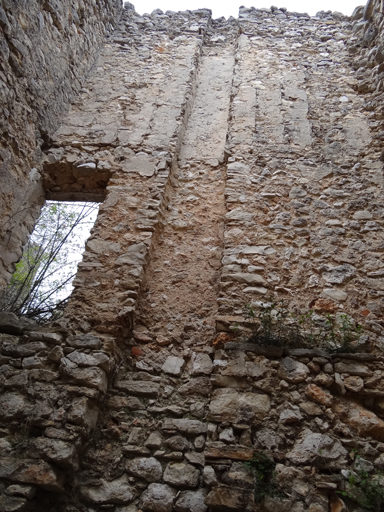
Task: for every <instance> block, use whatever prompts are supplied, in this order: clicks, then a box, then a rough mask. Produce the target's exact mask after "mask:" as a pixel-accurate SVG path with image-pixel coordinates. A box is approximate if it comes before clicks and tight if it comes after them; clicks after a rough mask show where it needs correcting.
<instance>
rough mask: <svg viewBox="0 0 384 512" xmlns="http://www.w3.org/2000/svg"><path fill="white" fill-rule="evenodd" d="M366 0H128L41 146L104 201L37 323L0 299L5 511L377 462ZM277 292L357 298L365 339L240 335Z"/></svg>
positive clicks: (325, 472) (127, 502) (376, 208)
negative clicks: (269, 340) (190, 1)
mask: <svg viewBox="0 0 384 512" xmlns="http://www.w3.org/2000/svg"><path fill="white" fill-rule="evenodd" d="M374 5H375V4H374V3H371V2H370V3H368V6H367V8H366V9H365V14H364V9H363V8H358V9H357V10H356V11H355V13H354V15H353V17H352V19H349V18H347V17H344V16H342V15H340V14H337V13H333V14H332V13H330V12H328V13H319V14H318V15H317V16H316V17H313V18H311V17H309V16H308V15H305V14H300V13H289V12H287V11H286V10H284V9H276V8H271V9H261V10H256V9H254V8H250V9H246V8H241V9H240V15H239V18H238V19H237V20H234V19H233V18H231V19H229V20H224V19H219V20H212V18H211V13H210V11H209V10H206V9H201V10H198V11H193V12H189V11H188V12H179V13H174V12H171V11H167V12H166V13H163V12H162V11H160V10H156V11H154V12H153V13H152V14H151V15H144V16H139V15H138V14H137V13H135V11H134V9H133V8H132V6H131V5H130V4H128V5H127V6H126V9H125V10H124V13H123V16H122V17H121V19H120V20H119V22H118V23H117V27H116V30H115V31H114V33H113V35H112V36H111V37H110V38H109V39H108V41H107V43H106V44H105V45H104V47H103V49H102V51H101V53H100V55H99V57H98V59H97V62H96V64H95V66H94V67H93V68H92V70H91V72H90V74H89V76H88V79H87V81H86V82H85V83H84V84H83V88H82V89H81V91H80V94H79V95H78V96H77V98H76V99H75V100H74V101H73V102H72V107H71V110H70V112H69V114H68V115H67V116H66V117H65V118H64V119H63V122H62V123H61V126H60V127H59V129H58V130H57V131H56V132H55V133H54V134H53V135H52V137H51V139H50V141H49V142H48V143H47V144H46V145H45V146H44V147H43V151H44V154H43V155H42V159H41V162H42V174H43V184H44V188H45V190H46V191H47V194H48V195H49V197H56V198H59V199H60V198H63V199H65V198H70V199H75V200H76V199H79V198H84V197H91V196H92V197H94V198H98V199H104V197H105V200H104V202H103V204H102V205H101V208H100V214H99V216H98V219H97V222H96V224H95V227H94V229H93V231H92V235H91V237H90V239H89V240H88V242H87V246H86V251H85V253H84V258H83V261H82V263H81V264H80V265H79V270H78V274H77V277H76V280H75V283H74V285H75V291H74V292H73V295H72V297H71V300H70V303H69V305H68V308H67V310H66V312H65V315H64V317H63V318H61V319H60V320H59V321H58V322H56V323H54V324H52V325H50V326H46V327H45V328H39V327H38V326H32V327H31V326H30V325H25V324H24V323H23V322H22V321H21V320H18V319H16V318H15V317H13V316H12V315H9V314H3V315H2V316H1V318H0V328H1V331H2V332H3V334H2V335H1V348H0V354H1V355H0V365H1V366H0V379H1V381H0V382H1V385H2V386H3V388H4V389H3V394H2V395H1V396H0V422H1V425H0V427H1V430H0V436H1V437H0V443H1V444H0V448H1V450H2V454H3V460H4V462H3V464H2V466H1V467H0V478H1V484H0V486H1V487H0V491H1V493H2V494H1V500H2V501H1V503H2V505H3V508H4V509H5V510H6V512H11V510H20V511H23V510H41V509H43V508H44V509H46V510H49V511H50V510H52V511H53V510H55V511H57V510H60V511H65V512H77V511H79V512H80V511H81V512H83V511H87V512H94V511H98V512H99V511H102V510H114V511H116V512H139V511H152V512H172V511H175V512H224V511H225V512H242V511H247V512H248V511H261V512H262V511H264V512H265V511H271V512H272V511H273V512H275V511H280V510H281V511H284V512H286V511H292V512H305V511H309V512H329V511H330V512H336V511H347V510H351V511H356V512H357V511H361V510H362V508H361V507H360V508H359V507H358V506H356V504H354V503H353V501H351V500H348V499H345V498H343V499H341V497H340V494H338V492H339V491H343V490H345V489H347V490H348V475H349V474H350V471H359V470H360V469H361V468H362V469H364V470H366V471H367V472H368V473H370V474H372V475H375V474H376V476H377V471H378V470H380V469H382V468H383V467H384V462H383V453H384V405H383V399H384V373H383V372H384V359H383V356H382V355H381V352H382V346H383V341H384V340H383V338H384V337H383V331H384V324H383V307H384V303H383V295H384V285H383V276H384V270H383V269H384V266H383V263H382V251H383V243H384V240H383V220H382V219H383V205H382V193H383V192H382V180H383V176H382V165H383V164H382V156H381V147H380V146H381V143H380V133H381V115H382V114H381V102H380V99H381V92H380V87H381V85H380V83H381V82H380V78H379V77H380V72H379V68H377V66H376V67H375V63H376V62H377V65H379V63H378V61H377V59H378V58H380V57H378V55H379V51H378V47H379V44H380V43H379V40H380V23H381V18H380V16H379V15H378V14H377V13H376V14H375V11H374V8H373V7H372V6H374ZM362 16H364V17H365V18H366V20H363V21H362V19H361V18H362ZM375 27H376V28H375ZM370 31H371V32H372V31H373V32H374V33H375V36H374V38H372V39H371V40H370V41H369V43H368V42H366V40H365V39H364V37H365V36H364V34H367V33H370ZM369 45H371V47H369ZM372 48H374V51H373V50H372ZM374 59H376V60H374ZM370 62H372V63H373V65H372V66H371V65H370V64H369V63H370ZM376 68H377V69H376ZM364 83H367V84H368V85H369V86H368V87H365V86H364V85H363V84H364ZM269 296H273V297H274V299H277V300H280V299H285V300H286V301H287V303H288V305H289V308H290V309H291V310H293V311H294V310H296V311H299V312H303V311H307V310H308V309H309V308H312V309H313V310H314V311H315V312H316V314H319V315H325V314H332V315H339V316H340V314H347V315H350V316H351V317H353V318H354V319H356V320H357V321H358V322H360V323H362V324H363V325H364V327H365V332H364V335H363V336H362V337H361V339H360V340H359V341H360V343H361V347H362V348H364V349H365V352H364V353H353V354H330V353H328V352H327V351H324V350H319V349H311V350H309V349H295V350H293V349H291V350H288V349H283V348H280V347H261V346H258V345H257V344H252V343H244V342H242V341H240V339H239V338H236V337H234V335H233V331H232V330H231V326H233V324H234V323H239V324H240V326H241V325H245V324H246V319H245V318H244V316H243V306H244V304H245V303H250V302H252V304H253V305H254V307H255V308H257V307H259V306H260V305H261V304H262V302H264V301H267V300H268V298H269ZM368 352H369V353H368ZM255 450H260V451H262V452H263V453H264V454H265V455H267V456H268V457H270V458H271V459H273V460H274V462H275V463H276V471H277V475H276V479H277V483H278V484H279V486H280V489H281V492H283V493H284V496H283V497H281V498H280V499H278V498H276V497H273V496H271V495H269V496H267V497H266V498H265V499H264V500H263V501H262V502H261V503H255V500H254V490H255V489H254V487H255V482H254V478H253V475H252V473H249V472H247V470H246V468H245V466H244V461H247V460H249V459H251V458H252V455H253V453H254V451H255ZM379 483H381V482H380V481H379ZM270 494H273V493H270Z"/></svg>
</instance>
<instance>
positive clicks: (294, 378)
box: [278, 357, 310, 383]
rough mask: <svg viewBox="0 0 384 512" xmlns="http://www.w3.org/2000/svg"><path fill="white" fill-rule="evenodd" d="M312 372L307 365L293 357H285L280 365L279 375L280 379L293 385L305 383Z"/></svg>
mask: <svg viewBox="0 0 384 512" xmlns="http://www.w3.org/2000/svg"><path fill="white" fill-rule="evenodd" d="M309 373H310V371H309V368H308V366H307V365H305V364H304V363H300V361H296V360H295V359H292V358H291V357H285V358H284V359H283V360H282V362H281V365H280V368H279V371H278V375H279V377H280V378H282V379H284V380H286V381H288V382H293V383H298V382H302V381H304V380H305V379H306V378H307V377H308V375H309Z"/></svg>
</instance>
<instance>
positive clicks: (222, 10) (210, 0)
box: [131, 0, 365, 18]
mask: <svg viewBox="0 0 384 512" xmlns="http://www.w3.org/2000/svg"><path fill="white" fill-rule="evenodd" d="M131 2H132V3H133V4H134V5H135V7H136V11H137V12H138V13H139V14H144V13H145V12H148V13H151V12H152V11H153V10H154V9H162V10H163V11H164V12H165V11H166V10H171V11H185V10H187V9H200V8H202V7H206V8H208V9H211V10H212V13H213V17H214V18H219V17H220V16H225V17H226V18H228V17H229V16H234V17H235V18H237V15H238V12H239V6H240V5H244V6H245V7H251V6H253V7H256V8H261V7H271V5H275V6H276V7H286V8H287V9H288V10H289V11H296V12H307V13H308V14H310V15H311V16H314V15H315V14H316V13H317V12H318V11H328V10H331V11H339V12H342V13H344V14H347V15H348V16H350V15H351V14H352V12H353V10H354V8H355V7H357V6H358V5H363V4H365V2H364V0H363V1H362V0H360V1H359V0H312V1H309V2H308V0H251V1H245V0H237V1H232V2H228V1H227V2H226V1H223V0H136V4H137V5H136V4H135V0H131ZM242 2H244V3H242Z"/></svg>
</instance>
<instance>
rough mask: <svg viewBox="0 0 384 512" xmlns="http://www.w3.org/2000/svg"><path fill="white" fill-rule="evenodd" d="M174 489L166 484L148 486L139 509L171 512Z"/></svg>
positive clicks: (153, 511)
mask: <svg viewBox="0 0 384 512" xmlns="http://www.w3.org/2000/svg"><path fill="white" fill-rule="evenodd" d="M175 497H176V489H173V488H172V487H170V486H169V485H166V484H150V485H149V486H148V489H147V490H146V491H144V493H143V495H142V496H141V500H140V507H141V508H142V509H143V510H149V511H150V512H172V509H173V502H174V501H175Z"/></svg>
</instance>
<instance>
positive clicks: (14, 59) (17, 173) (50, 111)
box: [0, 0, 121, 287]
mask: <svg viewBox="0 0 384 512" xmlns="http://www.w3.org/2000/svg"><path fill="white" fill-rule="evenodd" d="M120 9H121V2H120V0H98V1H97V2H96V1H91V0H84V1H83V0H81V1H79V0H65V1H56V0H46V1H39V0H28V2H23V1H19V0H1V2H0V98H1V101H0V103H1V114H0V129H1V141H0V165H1V170H0V182H1V187H0V216H1V222H0V287H2V286H4V284H5V283H6V282H7V281H9V278H10V275H11V273H12V269H13V264H14V263H15V262H16V261H18V259H19V258H20V255H21V250H22V245H23V244H24V243H25V241H26V238H27V236H28V234H29V233H30V231H31V229H32V228H33V225H34V222H35V221H36V217H37V216H38V214H39V211H40V207H41V204H42V202H43V201H44V193H43V190H42V187H41V180H40V176H39V171H40V170H41V168H40V160H41V146H42V145H44V144H45V143H47V142H48V141H49V138H50V136H51V135H52V133H53V131H54V130H56V129H57V127H58V125H59V123H60V121H61V119H62V117H63V115H64V114H65V113H66V111H67V110H68V108H69V105H70V103H71V101H72V98H73V97H74V94H76V93H77V92H78V91H79V89H80V88H81V86H82V83H83V81H84V78H85V75H86V73H87V71H88V70H89V68H90V66H91V65H92V63H93V60H94V58H95V55H96V54H97V51H98V50H99V48H100V46H101V44H102V42H103V41H104V39H105V37H106V35H107V34H108V33H110V32H111V31H112V30H113V28H114V25H115V23H116V19H117V17H118V13H119V11H120Z"/></svg>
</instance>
